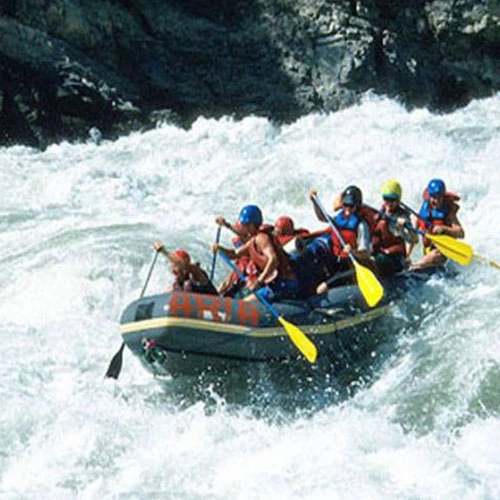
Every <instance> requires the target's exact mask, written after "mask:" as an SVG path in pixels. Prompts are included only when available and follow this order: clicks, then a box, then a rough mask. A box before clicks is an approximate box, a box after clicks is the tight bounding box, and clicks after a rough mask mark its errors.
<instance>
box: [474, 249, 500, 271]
mask: <svg viewBox="0 0 500 500" xmlns="http://www.w3.org/2000/svg"><path fill="white" fill-rule="evenodd" d="M474 258H475V259H476V260H478V261H479V262H486V263H487V264H489V265H490V266H491V267H494V268H495V269H500V264H498V263H497V262H495V261H494V260H491V259H489V258H488V257H485V256H484V255H478V254H477V253H476V254H474Z"/></svg>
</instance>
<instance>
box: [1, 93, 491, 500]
mask: <svg viewBox="0 0 500 500" xmlns="http://www.w3.org/2000/svg"><path fill="white" fill-rule="evenodd" d="M499 158H500V97H499V96H496V97H492V98H490V99H486V100H481V101H474V102H472V103H471V104H470V105H469V106H468V107H467V108H465V109H462V110H459V111H457V112H455V113H452V114H449V115H443V116H438V115H432V114H430V113H429V112H427V111H425V110H417V111H412V112H408V111H406V110H405V109H404V108H402V107H401V106H400V105H399V104H398V103H396V102H394V101H391V100H388V99H380V98H374V97H371V96H367V97H366V98H365V100H364V101H363V103H362V104H361V105H359V106H356V107H353V108H350V109H348V110H345V111H342V112H338V113H335V114H329V115H310V116H307V117H305V118H303V119H301V120H299V121H297V122H296V123H294V124H292V125H289V126H283V127H276V126H274V125H273V124H271V123H269V122H268V121H267V120H265V119H260V118H247V119H245V120H243V121H239V122H235V121H233V120H231V119H229V118H224V119H221V120H206V119H199V120H198V121H197V122H196V123H195V124H194V125H193V127H192V128H191V129H190V130H189V131H184V130H181V129H178V128H175V127H173V126H165V125H164V126H161V127H159V128H157V129H156V130H154V131H149V132H146V133H137V134H132V135H130V136H128V137H123V138H121V139H119V140H117V141H116V142H106V141H105V142H103V143H102V144H101V145H100V146H96V145H94V144H79V145H70V144H66V143H63V144H60V145H54V146H51V147H50V148H48V149H47V150H46V151H44V152H38V151H35V150H32V149H29V148H25V147H11V148H7V149H0V185H1V187H2V196H1V198H0V260H1V265H0V340H1V345H2V352H3V359H2V362H1V363H0V397H1V407H0V498H2V499H4V500H14V499H15V500H17V499H33V500H35V499H36V500H39V499H47V500H48V499H50V500H59V499H60V500H67V499H79V500H90V499H99V500H101V499H120V500H122V499H123V500H125V499H147V500H153V499H162V500H163V499H189V500H192V499H204V500H205V499H214V500H215V499H229V498H231V499H232V500H236V499H248V500H253V499H270V498H279V499H281V498H283V499H296V498H300V499H301V500H304V499H315V500H319V499H325V500H331V499H381V500H382V499H389V498H394V499H436V498H440V499H450V500H451V499H453V500H454V499H456V498H458V497H460V498H463V499H497V498H500V451H499V449H498V443H499V442H500V328H499V320H498V304H499V298H500V288H499V284H500V272H499V271H498V270H495V269H494V268H492V267H490V266H488V265H484V264H483V265H481V264H478V263H474V264H472V265H471V266H469V267H467V268H461V269H460V273H459V275H458V276H457V277H456V278H455V279H453V280H444V279H442V278H436V279H431V280H430V281H429V282H428V283H427V284H426V285H425V286H423V287H422V289H421V290H419V291H418V292H415V294H413V295H412V294H410V296H409V298H408V301H407V302H405V303H399V304H394V305H393V307H392V310H391V313H390V315H391V320H390V321H389V322H388V323H386V328H388V331H386V332H385V334H386V337H387V338H389V339H390V342H388V345H390V348H389V349H386V350H385V354H384V355H383V356H382V355H380V356H375V359H374V360H373V366H375V367H376V368H375V369H371V370H366V371H365V372H362V373H358V372H356V370H354V372H355V373H358V375H356V374H354V375H353V373H354V372H353V373H351V374H350V375H349V376H343V374H342V373H339V374H338V377H336V376H334V377H324V378H321V377H319V378H318V379H316V378H311V377H308V376H307V374H305V375H304V374H303V372H302V371H301V370H300V369H299V370H298V372H297V376H295V377H291V378H290V379H287V380H285V381H283V380H281V379H280V377H279V376H276V375H275V374H274V373H270V372H269V369H268V368H267V367H265V366H263V367H257V368H256V369H254V370H252V371H250V372H247V373H246V375H245V376H242V374H241V373H239V372H235V373H234V374H228V375H227V376H226V377H225V379H222V380H221V379H220V378H219V379H215V378H214V379H210V377H207V378H202V379H199V378H195V377H191V378H190V377H179V378H175V379H169V378H167V379H165V380H162V381H158V380H155V379H154V378H153V377H152V376H150V375H149V374H148V373H147V372H146V371H145V370H144V369H143V368H142V367H141V366H140V365H139V363H138V361H137V360H135V359H134V358H133V357H132V356H131V355H130V353H127V352H125V356H124V365H123V369H122V373H121V376H120V378H119V380H118V381H113V380H104V379H103V374H104V372H105V371H106V368H107V366H108V363H109V361H110V359H111V357H112V356H113V354H114V353H115V352H116V350H117V349H118V348H119V346H120V343H121V339H120V336H119V333H118V321H119V317H120V313H121V311H122V310H123V309H124V307H125V306H126V305H127V304H128V303H129V302H130V301H132V300H134V299H135V298H137V297H138V295H139V293H140V290H141V287H142V285H143V283H144V280H145V278H146V276H147V273H148V269H149V265H150V262H151V258H152V256H153V249H152V244H153V242H154V241H155V240H156V239H162V240H163V241H164V242H165V245H166V247H167V248H168V249H171V250H173V249H175V248H180V247H183V248H185V249H187V250H189V252H190V253H191V254H192V255H193V256H194V257H196V259H198V260H200V262H201V263H202V264H203V265H204V266H205V267H206V268H209V267H210V262H211V255H210V253H209V243H210V242H211V241H212V240H213V239H214V236H215V231H216V226H215V224H214V218H215V216H217V215H224V216H226V217H227V218H228V219H229V220H234V219H235V218H236V216H237V213H238V211H239V208H240V207H241V206H242V205H244V204H247V203H256V204H259V205H260V206H261V207H262V209H263V211H264V216H265V219H266V220H267V221H269V222H272V221H273V220H274V219H275V218H277V217H278V216H279V215H282V214H287V215H290V216H292V217H293V218H294V219H295V221H296V223H297V225H301V226H305V227H308V228H309V229H318V228H320V227H321V224H320V223H319V222H317V221H316V219H315V217H314V214H313V210H312V207H311V204H310V201H309V200H308V196H307V193H308V191H309V190H310V189H311V188H316V189H317V190H318V192H319V196H320V198H321V199H322V201H323V203H324V204H325V205H327V206H330V205H331V202H332V199H333V198H334V196H335V195H336V193H337V192H338V191H339V190H340V189H342V188H343V187H345V186H346V185H348V184H357V185H359V186H360V187H361V188H362V189H363V190H364V193H365V198H366V200H367V201H368V202H371V203H372V204H378V203H379V199H380V196H379V186H380V185H381V183H382V182H384V181H386V180H388V179H391V178H396V179H398V180H400V182H401V184H402V185H403V191H404V194H403V196H404V199H405V201H406V203H407V204H409V205H411V206H413V207H418V206H419V203H420V197H421V192H422V190H423V188H424V187H425V185H426V183H427V182H428V180H429V179H431V178H433V177H442V178H444V179H445V181H446V182H447V185H448V188H449V189H450V190H453V191H455V192H457V193H459V194H460V196H461V198H462V199H461V207H462V208H461V211H460V213H459V215H460V219H461V221H462V223H463V225H464V227H465V229H466V239H467V241H468V242H470V243H471V244H472V245H473V247H474V249H475V250H476V251H477V252H478V253H479V254H481V255H483V256H486V257H488V258H490V259H494V260H497V261H498V260H500V235H499V230H498V227H497V219H496V217H498V216H500V197H499V196H498V192H497V191H496V190H497V189H498V188H499V187H500V174H499V169H498V162H499ZM229 236H230V235H229V234H227V232H226V233H223V241H226V242H227V241H229ZM224 274H225V270H224V269H223V264H222V263H219V265H218V267H217V272H216V275H217V278H218V279H221V278H222V277H223V275H224ZM169 280H171V277H170V276H169V274H168V269H167V266H166V265H165V263H164V262H159V263H158V264H157V266H156V269H155V272H154V273H153V276H152V279H151V281H150V283H149V287H148V291H149V292H158V291H160V290H162V288H164V287H165V286H166V285H167V284H168V283H169ZM408 304H410V305H408ZM387 325H389V326H387ZM368 364H370V363H368ZM304 378H305V379H304Z"/></svg>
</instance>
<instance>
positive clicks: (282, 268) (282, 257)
mask: <svg viewBox="0 0 500 500" xmlns="http://www.w3.org/2000/svg"><path fill="white" fill-rule="evenodd" d="M272 230H273V228H272V226H264V225H263V226H260V227H259V230H258V234H265V235H266V237H267V238H269V241H270V242H271V245H272V246H273V249H274V251H275V253H276V255H277V257H278V268H277V271H278V274H277V277H281V278H291V277H293V275H294V273H293V271H292V268H291V266H290V261H289V259H288V256H287V254H286V253H285V251H284V250H283V248H282V246H281V244H280V243H279V242H278V240H277V238H276V236H274V234H273V233H272ZM255 239H256V236H254V237H253V238H252V242H251V244H250V247H249V254H250V260H251V262H252V263H253V264H254V265H255V266H256V267H257V269H258V270H259V271H260V272H262V270H263V269H264V268H265V267H266V264H267V259H268V258H267V256H266V255H264V254H263V253H262V252H260V251H259V249H258V248H257V245H256V243H255Z"/></svg>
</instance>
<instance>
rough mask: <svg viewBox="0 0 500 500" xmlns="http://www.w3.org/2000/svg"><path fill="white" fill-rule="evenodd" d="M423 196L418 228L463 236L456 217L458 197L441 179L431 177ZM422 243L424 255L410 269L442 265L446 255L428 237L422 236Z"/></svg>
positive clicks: (436, 232)
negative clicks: (448, 189)
mask: <svg viewBox="0 0 500 500" xmlns="http://www.w3.org/2000/svg"><path fill="white" fill-rule="evenodd" d="M423 198H424V199H423V203H422V207H421V208H420V212H419V214H418V221H417V226H418V227H419V229H421V230H422V231H424V232H428V233H431V234H436V235H438V234H446V235H448V236H452V237H453V238H460V239H461V238H463V237H464V236H465V232H464V229H463V227H462V224H461V223H460V221H459V220H458V217H457V212H458V210H459V208H460V207H459V205H458V203H457V202H458V201H459V200H460V197H459V196H458V195H456V194H454V193H451V192H449V191H447V190H446V185H445V183H444V181H443V180H442V179H432V180H431V181H430V182H429V184H428V185H427V188H426V190H425V191H424V196H423ZM422 243H423V246H424V256H423V257H422V258H421V259H420V260H419V261H418V262H416V263H415V264H412V265H411V266H410V270H412V271H419V270H422V269H426V268H430V267H436V266H442V265H443V264H444V263H445V262H446V257H445V256H444V255H442V254H441V252H440V251H439V250H438V249H437V248H436V247H435V246H434V245H433V244H432V241H430V240H429V238H426V237H425V236H424V237H423V238H422Z"/></svg>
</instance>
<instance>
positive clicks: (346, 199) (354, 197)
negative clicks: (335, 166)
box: [342, 186, 363, 206]
mask: <svg viewBox="0 0 500 500" xmlns="http://www.w3.org/2000/svg"><path fill="white" fill-rule="evenodd" d="M342 203H346V204H347V205H355V206H359V205H361V204H362V203H363V193H361V189H359V187H357V186H347V187H346V188H345V189H344V192H343V193H342Z"/></svg>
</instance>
